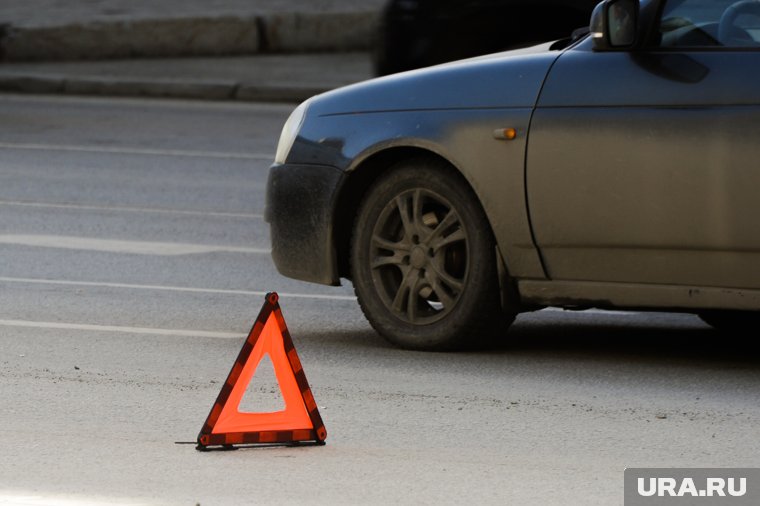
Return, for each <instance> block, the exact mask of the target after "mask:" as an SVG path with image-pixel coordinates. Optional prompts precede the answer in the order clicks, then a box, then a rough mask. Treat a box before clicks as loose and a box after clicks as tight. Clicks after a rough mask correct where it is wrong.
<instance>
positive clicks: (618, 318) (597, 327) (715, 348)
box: [481, 311, 760, 368]
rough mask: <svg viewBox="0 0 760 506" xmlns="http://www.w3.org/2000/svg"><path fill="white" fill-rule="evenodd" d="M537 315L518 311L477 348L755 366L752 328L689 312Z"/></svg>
mask: <svg viewBox="0 0 760 506" xmlns="http://www.w3.org/2000/svg"><path fill="white" fill-rule="evenodd" d="M541 313H543V314H540V313H536V314H533V315H530V316H522V315H521V317H518V319H517V321H516V322H515V323H514V324H513V325H512V327H510V329H509V330H508V331H507V333H506V334H505V335H504V336H503V339H501V340H498V341H496V342H494V343H493V346H491V347H489V348H486V349H483V350H481V351H482V352H484V353H495V354H511V355H524V356H527V355H536V356H538V355H543V356H554V357H561V356H567V357H570V356H575V357H577V356H585V357H589V358H596V359H599V360H605V359H609V360H616V361H619V360H628V361H641V360H643V361H647V362H652V363H657V362H667V363H671V364H672V363H673V362H674V361H676V362H680V363H684V364H685V363H691V364H693V365H699V364H712V365H717V364H724V365H726V366H731V365H735V366H745V367H751V368H754V367H758V366H760V352H758V346H757V341H758V339H757V332H756V330H754V329H753V330H751V331H750V330H748V331H747V332H727V331H721V330H717V329H714V328H712V327H710V326H709V325H707V324H706V323H703V322H702V321H701V320H700V319H699V318H698V317H697V316H694V315H689V314H677V315H674V314H666V313H622V312H609V313H605V312H601V311H600V312H595V313H593V314H588V313H584V312H579V313H573V312H560V311H555V312H552V313H544V312H541Z"/></svg>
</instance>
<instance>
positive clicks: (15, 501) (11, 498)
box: [0, 492, 151, 506]
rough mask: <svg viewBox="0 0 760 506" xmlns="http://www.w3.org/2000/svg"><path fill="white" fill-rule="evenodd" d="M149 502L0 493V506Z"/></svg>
mask: <svg viewBox="0 0 760 506" xmlns="http://www.w3.org/2000/svg"><path fill="white" fill-rule="evenodd" d="M149 504H151V503H146V502H142V501H139V502H137V501H132V500H129V499H114V498H103V497H98V498H73V497H65V496H53V495H47V496H43V495H37V494H35V493H32V492H29V493H14V494H11V493H7V492H3V493H0V506H104V505H110V506H149Z"/></svg>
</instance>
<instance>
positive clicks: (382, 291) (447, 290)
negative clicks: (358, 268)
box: [369, 188, 470, 325]
mask: <svg viewBox="0 0 760 506" xmlns="http://www.w3.org/2000/svg"><path fill="white" fill-rule="evenodd" d="M369 258H370V270H371V273H372V280H373V282H374V285H375V287H376V289H377V291H378V294H379V296H380V299H381V300H382V301H383V303H384V304H385V306H386V308H387V309H388V310H389V311H390V312H391V313H392V314H393V315H394V316H395V317H396V318H399V319H400V320H402V321H404V322H405V323H410V324H413V325H426V324H430V323H434V322H436V321H439V320H440V319H442V318H444V317H445V316H446V315H447V314H449V313H450V312H451V311H452V310H453V309H454V307H456V305H457V303H458V302H459V300H460V298H461V295H462V292H463V291H464V288H465V286H466V282H467V276H468V271H469V258H470V257H469V237H468V233H467V229H466V228H465V226H464V224H463V222H462V219H461V217H460V215H459V213H458V212H457V210H456V209H455V208H454V206H452V205H451V203H450V202H449V201H448V200H447V199H445V198H444V197H442V196H441V195H439V194H437V193H435V192H433V191H430V190H427V189H421V188H414V189H411V190H406V191H404V192H401V193H400V194H398V195H397V196H396V197H395V198H394V199H392V200H391V201H390V202H389V203H388V204H387V205H386V206H385V207H384V208H383V210H382V211H381V212H380V215H379V216H378V219H377V221H376V223H375V226H374V228H373V230H372V235H371V239H370V255H369Z"/></svg>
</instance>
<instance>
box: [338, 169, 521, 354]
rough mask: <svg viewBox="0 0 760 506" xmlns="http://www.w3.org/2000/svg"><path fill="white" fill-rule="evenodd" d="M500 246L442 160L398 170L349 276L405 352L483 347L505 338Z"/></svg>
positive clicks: (361, 230)
mask: <svg viewBox="0 0 760 506" xmlns="http://www.w3.org/2000/svg"><path fill="white" fill-rule="evenodd" d="M496 261H497V259H496V247H495V240H494V238H493V234H492V232H491V228H490V225H489V224H488V221H487V219H486V216H485V213H484V212H483V209H482V208H481V206H480V203H479V201H478V200H477V198H476V196H475V194H474V193H473V191H472V190H471V189H470V187H469V185H468V184H467V183H466V181H465V180H464V179H463V178H462V177H461V176H460V175H459V174H458V173H456V172H455V171H454V170H453V169H452V168H451V167H450V166H448V165H447V164H445V163H444V162H442V161H437V160H430V159H425V158H420V159H414V160H409V161H405V162H401V163H398V164H396V165H395V166H393V167H391V168H390V169H389V170H388V172H387V173H386V174H384V175H382V176H381V177H380V178H379V179H378V180H377V181H376V182H375V183H374V184H373V185H372V186H371V187H370V189H369V190H368V191H367V193H366V195H365V198H364V200H363V203H362V204H361V206H360V209H359V212H358V216H357V219H356V221H355V226H354V233H353V239H352V247H351V273H352V278H353V283H354V289H355V292H356V295H357V298H358V299H359V304H360V306H361V308H362V311H363V312H364V315H365V316H366V318H367V320H369V322H370V324H371V325H372V326H373V327H374V328H375V330H376V331H377V332H378V333H379V334H381V335H382V336H383V337H385V338H386V339H387V340H388V341H390V342H392V343H394V344H396V345H398V346H400V347H402V348H406V349H414V350H428V351H444V350H454V349H462V348H471V347H474V346H479V345H482V344H483V343H486V342H488V341H490V340H492V338H493V337H494V334H495V333H498V332H499V331H502V332H503V330H504V329H506V327H507V326H508V324H509V323H511V322H512V320H513V319H514V315H513V314H505V313H504V312H503V311H502V310H501V303H500V297H499V280H498V271H497V264H496Z"/></svg>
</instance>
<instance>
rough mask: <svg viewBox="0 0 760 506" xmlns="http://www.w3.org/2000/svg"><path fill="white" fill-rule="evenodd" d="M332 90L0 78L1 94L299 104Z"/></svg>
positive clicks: (208, 82)
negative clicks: (2, 92)
mask: <svg viewBox="0 0 760 506" xmlns="http://www.w3.org/2000/svg"><path fill="white" fill-rule="evenodd" d="M330 89H331V88H330V87H329V86H309V85H304V86H302V85H293V84H286V85H277V86H267V85H253V84H246V83H241V82H236V81H231V80H192V79H125V78H107V77H75V78H73V77H70V76H56V75H5V76H0V91H4V92H14V93H31V94H64V95H66V94H68V95H91V96H123V97H154V98H180V99H201V100H241V101H250V102H264V101H265V102H293V103H297V102H302V101H304V100H306V99H307V98H309V97H312V96H314V95H318V94H320V93H323V92H325V91H329V90H330Z"/></svg>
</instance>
